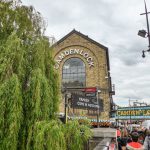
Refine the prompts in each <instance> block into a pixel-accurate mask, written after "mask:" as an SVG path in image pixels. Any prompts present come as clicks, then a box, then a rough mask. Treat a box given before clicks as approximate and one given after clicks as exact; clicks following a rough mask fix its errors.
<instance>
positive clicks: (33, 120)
mask: <svg viewBox="0 0 150 150" xmlns="http://www.w3.org/2000/svg"><path fill="white" fill-rule="evenodd" d="M0 10H1V11H0V108H2V109H0V149H2V150H8V149H11V150H16V149H22V150H25V149H27V143H28V139H29V137H31V133H30V131H31V129H33V128H34V126H35V125H36V124H37V122H39V121H50V120H51V119H53V118H54V117H55V113H56V112H57V109H58V99H59V95H58V93H59V92H58V82H57V81H58V78H57V74H56V73H55V72H54V69H53V64H54V62H53V60H52V49H51V48H50V43H49V40H48V38H46V37H45V36H44V30H45V26H44V21H43V20H42V16H41V15H40V13H39V12H37V11H36V10H35V9H34V8H33V7H32V6H30V7H27V6H24V5H22V4H21V2H20V1H12V0H9V1H8V0H7V1H6V0H2V1H0ZM35 128H36V127H35ZM32 136H33V135H32ZM28 147H29V144H28Z"/></svg>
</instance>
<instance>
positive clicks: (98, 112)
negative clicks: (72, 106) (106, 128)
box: [96, 88, 101, 128]
mask: <svg viewBox="0 0 150 150" xmlns="http://www.w3.org/2000/svg"><path fill="white" fill-rule="evenodd" d="M99 93H101V90H99V89H98V88H97V93H96V96H97V97H96V98H97V105H98V107H97V127H98V128H99V116H100V103H99V99H98V97H99V96H98V94H99Z"/></svg>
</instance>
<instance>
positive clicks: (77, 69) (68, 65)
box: [62, 58, 85, 87]
mask: <svg viewBox="0 0 150 150" xmlns="http://www.w3.org/2000/svg"><path fill="white" fill-rule="evenodd" d="M62 85H63V87H85V64H84V62H83V61H82V60H81V59H79V58H70V59H68V60H67V61H66V62H65V63H64V65H63V71H62Z"/></svg>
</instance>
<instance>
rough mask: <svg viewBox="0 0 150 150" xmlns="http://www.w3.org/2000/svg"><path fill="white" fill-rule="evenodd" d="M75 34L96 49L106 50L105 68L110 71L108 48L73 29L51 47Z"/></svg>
mask: <svg viewBox="0 0 150 150" xmlns="http://www.w3.org/2000/svg"><path fill="white" fill-rule="evenodd" d="M74 33H75V34H77V35H79V36H81V37H82V38H84V39H86V40H88V41H90V42H91V43H93V44H95V45H97V46H98V47H100V48H102V49H104V50H106V57H107V66H108V70H110V65H109V54H108V48H107V47H106V46H104V45H102V44H100V43H98V42H96V41H95V40H93V39H91V38H89V37H88V36H87V35H84V34H82V33H81V32H78V31H76V30H75V29H73V30H72V31H71V32H69V33H68V34H67V35H65V36H64V37H63V38H61V39H60V40H59V41H57V42H56V43H55V44H54V45H52V47H55V46H56V45H58V44H59V43H61V42H63V41H64V40H65V39H67V38H68V37H69V36H71V35H72V34H74Z"/></svg>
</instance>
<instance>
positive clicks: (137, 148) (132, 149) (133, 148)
mask: <svg viewBox="0 0 150 150" xmlns="http://www.w3.org/2000/svg"><path fill="white" fill-rule="evenodd" d="M131 138H132V142H130V143H128V144H127V146H126V147H127V149H128V150H144V147H143V145H142V144H140V143H139V142H138V138H139V134H138V133H137V132H132V134H131Z"/></svg>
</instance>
